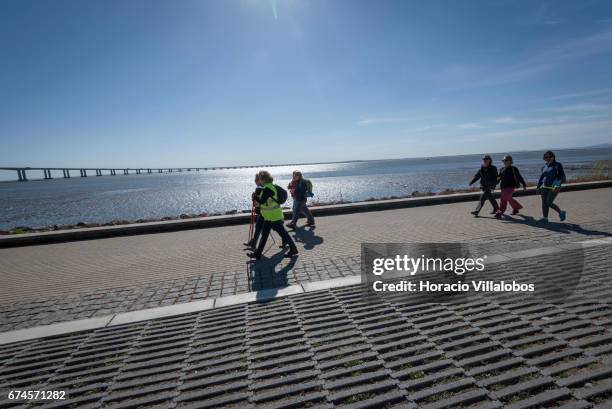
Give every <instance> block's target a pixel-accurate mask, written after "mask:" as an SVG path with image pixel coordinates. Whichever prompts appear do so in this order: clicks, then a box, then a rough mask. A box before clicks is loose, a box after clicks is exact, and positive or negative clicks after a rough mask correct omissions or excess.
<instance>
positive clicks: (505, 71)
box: [437, 30, 612, 89]
mask: <svg viewBox="0 0 612 409" xmlns="http://www.w3.org/2000/svg"><path fill="white" fill-rule="evenodd" d="M611 52H612V30H605V31H601V32H598V33H595V34H591V35H588V36H583V37H578V38H574V39H572V40H569V41H566V42H563V43H559V44H557V45H553V46H549V47H546V48H543V49H540V50H536V51H534V52H532V53H531V55H528V56H523V57H520V59H519V62H516V63H514V64H512V63H510V64H508V63H507V62H506V63H505V66H504V67H503V68H500V67H483V66H482V65H473V64H454V65H450V66H448V67H446V68H445V69H443V70H442V72H440V73H439V74H438V75H437V79H438V80H439V81H440V82H441V84H442V85H444V86H446V87H449V88H451V89H466V88H478V87H487V86H494V85H500V84H506V83H510V82H516V81H521V80H525V79H527V78H531V77H534V76H536V75H538V74H542V73H544V72H548V71H551V70H554V69H557V68H559V67H562V66H564V65H567V64H569V63H572V62H576V61H584V60H586V59H588V58H590V57H593V56H596V55H601V54H607V53H611Z"/></svg>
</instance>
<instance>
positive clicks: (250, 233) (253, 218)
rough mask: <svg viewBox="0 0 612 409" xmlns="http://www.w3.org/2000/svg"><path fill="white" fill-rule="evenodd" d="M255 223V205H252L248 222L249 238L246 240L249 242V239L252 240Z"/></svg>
mask: <svg viewBox="0 0 612 409" xmlns="http://www.w3.org/2000/svg"><path fill="white" fill-rule="evenodd" d="M254 224H255V206H254V205H253V206H252V207H251V222H250V223H249V239H248V242H249V243H250V242H251V240H253V225H254Z"/></svg>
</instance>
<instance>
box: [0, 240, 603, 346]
mask: <svg viewBox="0 0 612 409" xmlns="http://www.w3.org/2000/svg"><path fill="white" fill-rule="evenodd" d="M609 245H612V237H607V238H603V239H593V240H585V241H581V242H576V243H570V244H560V245H557V246H551V247H541V248H536V249H530V250H522V251H516V252H513V253H507V254H504V255H503V256H501V255H499V256H498V255H493V256H490V257H488V258H487V261H486V262H485V264H487V265H489V264H495V263H503V262H506V261H508V260H512V259H522V258H526V257H527V258H528V257H537V256H540V255H545V254H553V253H562V252H566V251H567V250H568V249H575V248H578V247H581V248H590V247H596V246H609ZM360 283H361V276H360V275H351V276H347V277H340V278H332V279H329V280H322V281H311V282H305V283H303V284H296V285H291V286H288V287H284V288H269V289H265V290H261V291H251V292H248V293H241V294H234V295H228V296H225V297H216V298H211V299H206V300H200V301H193V302H188V303H182V304H173V305H169V306H165V307H156V308H147V309H144V310H137V311H127V312H122V313H118V314H113V315H105V316H101V317H93V318H88V319H83V320H75V321H66V322H59V323H56V324H50V325H41V326H38V327H32V328H24V329H18V330H13V331H7V332H2V333H0V345H5V344H11V343H15V342H23V341H29V340H34V339H38V338H46V337H51V336H58V335H66V334H70V333H74V332H81V331H87V330H93V329H101V328H105V327H113V326H120V325H125V324H132V323H135V322H141V321H148V320H153V319H159V318H167V317H173V316H177V315H183V314H191V313H195V312H200V311H207V310H212V309H217V308H224V307H227V306H232V305H240V304H248V303H251V302H266V301H271V300H274V299H278V298H283V297H288V296H290V295H294V294H301V293H308V292H315V291H321V290H327V289H330V288H339V287H347V286H351V285H357V284H360Z"/></svg>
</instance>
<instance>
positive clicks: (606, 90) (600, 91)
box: [545, 87, 612, 101]
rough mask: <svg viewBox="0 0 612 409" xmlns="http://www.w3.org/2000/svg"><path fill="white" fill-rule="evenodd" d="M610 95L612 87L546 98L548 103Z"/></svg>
mask: <svg viewBox="0 0 612 409" xmlns="http://www.w3.org/2000/svg"><path fill="white" fill-rule="evenodd" d="M609 93H612V87H610V88H599V89H591V90H587V91H581V92H574V93H570V94H561V95H554V96H552V97H548V98H545V100H546V101H557V100H562V99H577V98H583V97H592V96H595V95H602V94H609Z"/></svg>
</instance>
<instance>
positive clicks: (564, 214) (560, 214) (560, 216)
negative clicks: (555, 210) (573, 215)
mask: <svg viewBox="0 0 612 409" xmlns="http://www.w3.org/2000/svg"><path fill="white" fill-rule="evenodd" d="M566 217H567V213H566V212H565V210H561V211H560V212H559V220H561V221H565V218H566Z"/></svg>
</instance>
